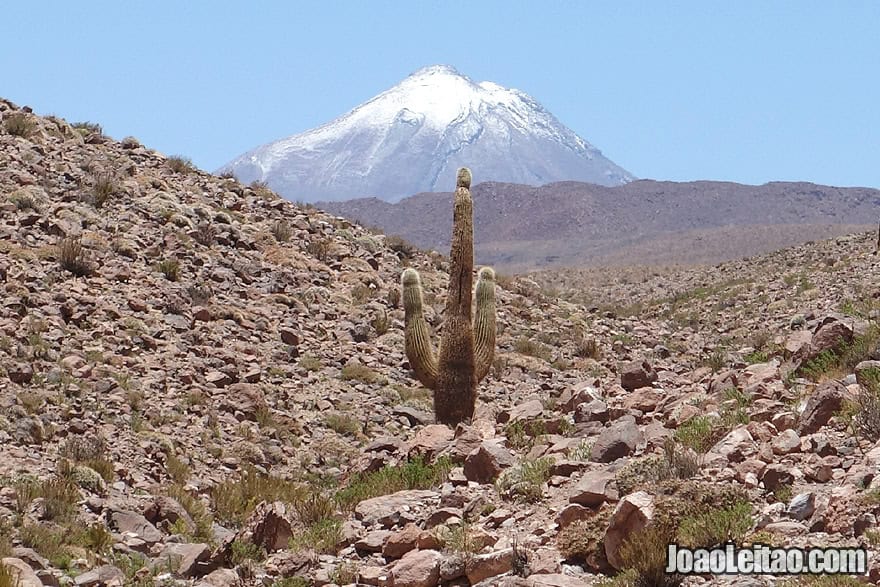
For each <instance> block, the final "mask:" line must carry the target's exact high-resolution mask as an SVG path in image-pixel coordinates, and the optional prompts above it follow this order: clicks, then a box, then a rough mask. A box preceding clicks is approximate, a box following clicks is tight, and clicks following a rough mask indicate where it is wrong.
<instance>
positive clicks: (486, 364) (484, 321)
mask: <svg viewBox="0 0 880 587" xmlns="http://www.w3.org/2000/svg"><path fill="white" fill-rule="evenodd" d="M476 298H477V309H476V315H475V317H474V355H475V365H474V367H475V369H476V377H477V381H481V380H482V379H483V378H484V377H485V376H486V375H487V374H488V373H489V369H491V368H492V361H493V360H494V359H495V271H493V270H492V269H491V268H489V267H483V268H482V269H480V273H479V275H478V277H477V292H476Z"/></svg>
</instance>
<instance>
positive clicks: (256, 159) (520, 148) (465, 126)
mask: <svg viewBox="0 0 880 587" xmlns="http://www.w3.org/2000/svg"><path fill="white" fill-rule="evenodd" d="M466 165H467V166H472V167H474V168H479V169H480V171H481V176H482V177H484V178H486V179H492V180H495V181H510V182H516V183H525V184H533V185H540V184H544V183H547V182H551V181H560V180H580V181H589V182H593V183H597V184H603V185H618V184H621V183H624V182H627V181H630V180H631V179H633V177H632V176H631V175H630V174H629V173H627V172H626V171H625V170H623V169H621V168H620V167H618V166H617V165H615V164H614V163H612V162H611V161H609V160H608V159H606V158H605V157H603V156H602V153H601V152H600V151H599V150H598V149H596V148H595V147H593V146H592V145H590V144H589V143H588V142H586V141H585V140H583V139H582V138H580V137H579V136H577V135H576V134H575V133H574V132H572V131H571V130H569V129H568V128H566V127H565V126H563V125H562V124H561V123H560V122H559V121H558V120H557V119H556V118H555V117H554V116H553V115H552V114H550V113H549V112H547V110H545V109H544V108H543V107H542V106H541V105H540V104H538V102H536V101H535V100H534V99H533V98H531V97H529V96H528V95H526V94H524V93H523V92H520V91H518V90H512V89H507V88H504V87H502V86H499V85H498V84H495V83H492V82H480V83H475V82H473V81H472V80H470V79H469V78H467V77H465V76H463V75H461V74H460V73H458V72H457V71H456V70H455V69H453V68H451V67H449V66H433V67H426V68H423V69H421V70H419V71H417V72H415V73H414V74H412V75H411V76H409V77H407V78H406V79H405V80H403V81H402V82H401V83H400V84H398V85H396V86H394V87H393V88H391V89H389V90H387V91H385V92H382V93H381V94H379V95H378V96H376V97H375V98H373V99H371V100H369V101H367V102H365V103H364V104H362V105H360V106H358V107H356V108H355V109H353V110H351V111H350V112H348V113H347V114H345V115H343V116H341V117H339V118H337V119H336V120H334V121H332V122H330V123H328V124H325V125H323V126H320V127H318V128H315V129H313V130H309V131H306V132H304V133H302V134H298V135H294V136H291V137H288V138H285V139H281V140H279V141H275V142H272V143H269V144H267V145H263V146H261V147H258V148H256V149H254V150H253V151H250V152H248V153H245V154H244V155H241V156H240V157H238V158H236V159H234V160H233V161H232V162H230V163H228V164H227V165H225V166H224V167H223V170H230V171H232V172H233V173H235V175H236V177H238V178H239V179H240V180H242V181H244V182H251V181H254V180H260V181H265V182H267V183H268V185H269V186H270V187H272V188H273V189H275V190H277V191H278V192H279V193H281V194H282V195H284V196H286V197H288V198H290V199H295V200H300V201H308V202H313V201H316V200H347V199H351V198H355V197H363V196H376V197H378V198H381V199H383V200H388V201H394V200H396V199H399V198H401V197H404V196H409V195H411V194H414V193H418V192H424V191H437V190H439V189H443V188H444V187H446V186H447V185H449V183H450V181H454V179H455V172H456V169H457V168H458V167H461V166H466Z"/></svg>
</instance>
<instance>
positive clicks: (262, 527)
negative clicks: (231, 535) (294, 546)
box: [237, 501, 294, 552]
mask: <svg viewBox="0 0 880 587" xmlns="http://www.w3.org/2000/svg"><path fill="white" fill-rule="evenodd" d="M293 521H294V512H290V511H288V510H287V506H285V505H284V503H282V502H280V501H276V502H273V503H268V502H265V501H264V502H262V503H260V504H259V505H257V507H256V508H254V511H253V513H252V514H251V515H250V517H248V519H247V521H246V522H245V524H244V528H242V529H241V530H240V531H239V533H238V535H237V539H238V540H241V541H248V542H252V543H253V544H256V545H257V546H259V547H261V548H264V549H266V551H267V552H274V551H276V550H280V549H283V548H287V546H288V543H289V542H290V538H291V537H292V536H293Z"/></svg>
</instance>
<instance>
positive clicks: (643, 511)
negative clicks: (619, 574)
mask: <svg viewBox="0 0 880 587" xmlns="http://www.w3.org/2000/svg"><path fill="white" fill-rule="evenodd" d="M653 518H654V498H653V496H651V495H650V494H648V493H646V492H644V491H637V492H635V493H633V494H631V495H627V496H626V497H624V498H623V499H622V500H620V503H618V504H617V507H616V508H615V509H614V513H613V514H612V515H611V523H610V524H609V526H608V529H607V530H606V531H605V538H604V539H603V545H604V549H605V556H606V558H607V559H608V563H609V564H611V566H613V567H614V568H615V569H618V570H620V569H621V568H623V561H622V560H621V559H620V547H621V546H622V545H623V543H624V541H625V540H626V539H627V538H629V536H630V535H631V534H632V533H633V532H638V531H639V530H642V529H643V528H644V527H645V526H647V525H648V523H649V522H650V521H651V520H652V519H653Z"/></svg>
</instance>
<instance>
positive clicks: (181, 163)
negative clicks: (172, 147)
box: [165, 155, 196, 173]
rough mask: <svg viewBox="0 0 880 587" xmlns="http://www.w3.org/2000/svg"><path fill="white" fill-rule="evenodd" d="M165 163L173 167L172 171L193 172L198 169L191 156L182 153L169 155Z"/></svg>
mask: <svg viewBox="0 0 880 587" xmlns="http://www.w3.org/2000/svg"><path fill="white" fill-rule="evenodd" d="M165 163H166V165H168V167H170V168H171V171H173V172H175V173H191V172H193V171H195V169H196V168H195V165H193V163H192V161H191V160H190V159H189V158H187V157H182V156H180V155H172V156H171V157H168V159H167V160H166V161H165Z"/></svg>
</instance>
